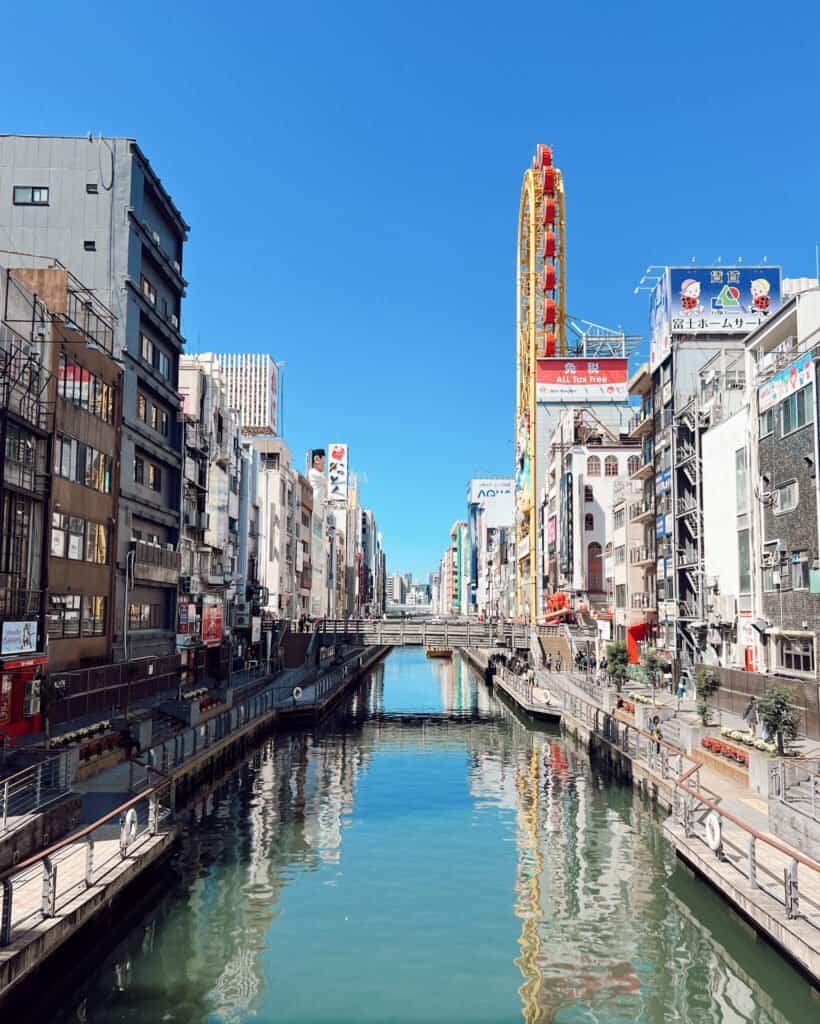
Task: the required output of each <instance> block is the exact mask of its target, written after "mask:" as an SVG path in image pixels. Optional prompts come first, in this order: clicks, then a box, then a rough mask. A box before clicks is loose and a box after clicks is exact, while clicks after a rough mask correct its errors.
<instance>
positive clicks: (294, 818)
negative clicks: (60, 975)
mask: <svg viewBox="0 0 820 1024" xmlns="http://www.w3.org/2000/svg"><path fill="white" fill-rule="evenodd" d="M193 819H194V820H196V821H198V824H196V827H194V825H193V820H192V827H191V828H190V829H188V830H187V831H186V835H185V836H184V838H183V840H182V843H181V844H180V847H179V851H178V853H177V854H176V856H175V858H174V865H173V866H174V877H175V882H174V884H173V886H172V887H171V889H170V891H168V892H167V893H166V894H165V895H164V897H163V898H162V899H161V900H160V901H159V903H158V904H157V905H156V906H155V907H154V908H153V909H152V911H151V912H150V913H148V914H147V915H146V916H145V917H144V919H143V920H141V921H140V922H139V924H137V925H136V926H135V927H134V928H133V929H132V930H131V931H130V932H129V933H128V934H127V935H126V936H125V937H124V938H123V939H122V940H121V941H120V942H119V943H118V945H117V947H116V948H115V949H113V950H112V951H111V953H110V954H109V956H108V957H107V958H106V959H105V960H104V961H103V962H102V963H97V964H95V965H94V968H93V970H92V973H91V974H90V976H88V977H87V979H86V981H85V984H84V985H82V987H80V988H78V990H77V991H76V992H75V993H73V994H72V996H71V998H70V999H69V1000H68V1001H67V1002H66V1004H65V1008H64V1010H63V1012H62V1015H57V1016H54V1015H53V1014H49V1016H48V1017H46V1018H43V1019H48V1020H56V1021H60V1022H67V1021H72V1022H73V1021H82V1022H95V1024H110V1022H115V1021H116V1022H140V1024H143V1022H154V1021H173V1022H178V1024H187V1022H213V1024H216V1022H236V1024H240V1022H242V1024H244V1022H251V1021H254V1022H267V1021H277V1022H278V1021H282V1022H293V1024H308V1022H310V1024H324V1022H335V1024H347V1022H359V1021H361V1022H370V1021H379V1022H386V1021H393V1022H397V1024H403V1022H422V1021H424V1022H438V1021H453V1022H461V1021H463V1022H507V1021H521V1020H524V1021H528V1022H529V1021H545V1022H547V1021H549V1022H556V1024H576V1022H577V1024H581V1022H617V1024H620V1022H624V1024H626V1022H632V1021H641V1022H644V1021H645V1022H655V1021H657V1022H665V1021H692V1022H719V1021H726V1022H741V1021H759V1022H790V1024H791V1022H794V1024H808V1022H810V1021H816V1020H818V1019H820V1003H818V1002H816V1001H812V998H811V996H810V995H809V991H808V987H807V985H806V983H805V982H804V981H803V980H802V979H801V978H800V977H799V976H798V975H797V974H796V973H795V972H794V971H792V970H791V968H789V967H788V966H787V965H786V964H785V962H784V961H782V960H781V959H780V958H779V957H778V956H777V955H776V954H775V953H774V952H773V951H772V950H770V949H769V948H767V947H766V946H765V945H763V944H761V943H758V942H756V941H755V939H754V937H753V936H752V935H751V934H750V933H749V932H748V931H747V929H746V928H745V927H744V926H742V925H741V924H740V923H739V922H738V921H737V920H736V919H735V918H734V917H733V916H732V915H731V914H730V913H729V912H728V911H727V909H726V908H725V906H724V905H723V904H722V903H721V902H720V901H719V900H718V899H717V897H716V896H715V895H714V894H713V893H712V892H711V891H710V890H709V889H708V888H707V887H705V886H704V885H702V884H701V883H699V882H697V881H695V880H694V879H692V878H691V877H690V876H689V875H688V874H687V873H686V872H685V871H684V870H683V869H682V868H681V867H680V866H679V865H678V864H677V862H676V859H675V857H674V855H673V854H672V851H671V849H670V847H669V846H668V844H667V843H666V841H665V840H664V838H663V835H662V832H661V829H660V822H659V818H658V817H657V816H656V814H655V813H654V812H653V811H652V809H651V808H650V807H649V806H648V805H646V804H644V803H642V802H641V800H640V799H639V798H638V797H636V796H634V795H633V793H632V791H631V790H630V789H626V788H623V787H618V786H614V785H610V784H608V783H605V782H604V781H603V780H602V779H600V778H599V777H597V775H596V774H595V773H594V771H593V770H592V769H591V767H590V764H589V762H588V760H587V758H586V756H585V755H584V754H583V753H582V752H581V751H579V750H578V749H576V748H575V747H574V746H573V745H571V744H570V743H568V742H566V741H565V740H563V739H562V738H560V737H559V734H558V733H557V731H554V730H553V731H550V730H545V729H538V728H534V727H532V726H531V725H526V724H523V723H522V722H521V721H520V720H519V719H518V718H517V717H516V716H515V715H514V714H513V713H512V711H511V710H510V709H509V708H508V706H507V705H505V704H503V703H501V702H500V701H499V700H498V699H497V698H496V697H494V696H493V695H492V694H491V693H490V692H489V691H488V690H487V688H486V687H485V686H484V684H483V683H482V682H481V681H480V680H479V679H478V678H477V677H476V675H475V674H474V673H473V672H472V670H470V669H469V668H468V667H467V665H466V664H464V663H462V662H461V660H460V659H458V658H456V659H454V661H453V662H439V661H428V660H426V659H425V657H424V655H423V653H422V652H420V651H414V650H404V651H398V652H396V653H394V654H392V655H391V656H390V657H389V658H388V659H387V660H386V661H385V662H384V663H383V664H381V665H379V666H377V668H376V669H375V670H374V671H373V672H372V674H371V676H370V677H369V679H368V680H367V682H366V683H365V684H364V685H363V686H361V687H360V688H359V689H358V690H357V691H356V692H355V693H352V694H351V695H350V696H349V698H348V699H347V700H346V703H345V705H344V706H343V707H342V708H341V710H340V711H339V713H338V714H337V715H336V716H335V717H334V718H333V720H331V721H329V722H327V723H325V724H324V725H323V727H322V728H320V729H317V730H316V731H314V732H302V733H293V734H277V735H276V736H274V737H273V738H272V739H271V740H270V741H269V742H268V743H267V744H266V745H265V746H264V748H263V749H261V750H260V751H259V752H258V753H257V754H256V756H255V757H254V758H253V759H252V760H251V761H250V762H249V763H248V764H247V765H245V766H244V767H243V768H242V769H240V770H239V771H237V772H236V773H235V774H234V775H233V776H232V777H231V778H230V779H228V780H227V781H226V782H225V784H224V785H223V786H222V787H221V788H220V789H219V790H217V791H216V792H215V793H214V794H213V796H212V797H210V798H209V799H208V800H206V801H204V802H203V803H201V804H200V805H198V806H197V807H196V808H194V811H193ZM754 979H759V980H754Z"/></svg>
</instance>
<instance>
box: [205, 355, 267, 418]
mask: <svg viewBox="0 0 820 1024" xmlns="http://www.w3.org/2000/svg"><path fill="white" fill-rule="evenodd" d="M215 358H216V359H217V360H218V361H219V364H220V366H221V369H222V375H223V378H224V380H225V387H226V389H227V392H228V404H229V405H230V406H232V407H233V408H234V409H241V410H242V429H243V431H244V432H245V434H247V435H256V434H259V435H266V436H270V435H277V434H278V433H279V429H278V428H279V368H278V367H277V365H276V363H275V361H274V360H273V359H271V357H270V356H269V355H265V354H263V353H259V352H257V353H247V352H246V353H237V352H227V353H222V354H220V355H218V356H216V357H215Z"/></svg>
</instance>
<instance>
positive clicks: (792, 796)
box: [769, 757, 820, 821]
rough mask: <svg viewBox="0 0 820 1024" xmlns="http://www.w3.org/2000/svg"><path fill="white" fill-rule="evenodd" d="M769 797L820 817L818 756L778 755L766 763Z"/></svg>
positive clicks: (817, 819)
mask: <svg viewBox="0 0 820 1024" xmlns="http://www.w3.org/2000/svg"><path fill="white" fill-rule="evenodd" d="M769 799H770V800H779V801H780V803H784V804H788V805H789V807H791V808H792V809H794V810H796V811H798V812H799V813H800V814H805V815H807V816H808V817H810V818H811V819H812V820H813V821H820V758H807V757H801V758H789V759H783V758H781V759H779V760H777V761H773V762H771V763H770V764H769Z"/></svg>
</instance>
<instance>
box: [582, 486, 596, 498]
mask: <svg viewBox="0 0 820 1024" xmlns="http://www.w3.org/2000/svg"><path fill="white" fill-rule="evenodd" d="M594 500H595V498H594V496H593V494H592V488H591V487H590V486H589V484H586V485H585V487H584V501H594Z"/></svg>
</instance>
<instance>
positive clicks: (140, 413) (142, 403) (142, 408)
mask: <svg viewBox="0 0 820 1024" xmlns="http://www.w3.org/2000/svg"><path fill="white" fill-rule="evenodd" d="M137 419H138V420H142V422H143V423H145V422H146V421H147V419H148V401H147V399H146V397H145V395H140V394H138V395H137Z"/></svg>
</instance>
